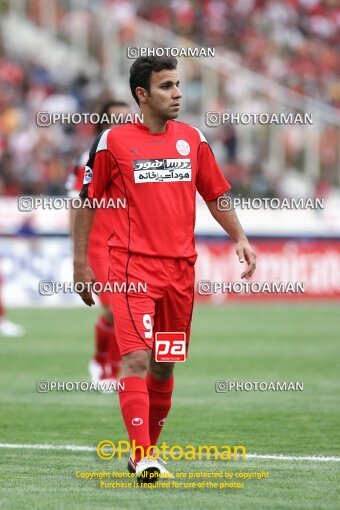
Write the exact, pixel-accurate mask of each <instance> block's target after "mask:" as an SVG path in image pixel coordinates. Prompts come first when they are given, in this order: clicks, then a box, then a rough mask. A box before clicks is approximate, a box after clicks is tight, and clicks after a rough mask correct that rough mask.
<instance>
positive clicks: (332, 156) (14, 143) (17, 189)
mask: <svg viewBox="0 0 340 510" xmlns="http://www.w3.org/2000/svg"><path fill="white" fill-rule="evenodd" d="M40 5H41V4H40V2H39V1H38V0H37V1H34V0H33V1H31V2H30V3H29V5H28V16H29V17H30V19H32V20H33V21H36V22H39V20H40V12H39V9H40ZM70 5H71V3H70V0H64V1H62V0H60V2H59V3H58V11H57V19H58V31H59V32H60V33H64V34H65V36H67V35H70V33H72V32H74V31H76V30H77V29H78V28H79V26H80V24H81V22H82V20H83V19H84V17H86V19H87V22H88V23H89V26H90V27H92V25H91V23H92V18H93V15H94V14H93V13H94V11H95V10H96V9H97V8H98V7H100V6H103V5H105V6H106V9H107V15H108V18H110V17H111V19H115V18H117V17H119V18H120V19H121V20H124V22H125V29H124V30H123V31H122V34H121V40H122V44H123V45H127V43H128V40H129V34H131V33H132V32H133V27H134V24H135V23H136V22H137V21H136V19H137V18H136V16H140V17H142V18H144V19H147V20H148V21H151V22H153V23H155V24H157V25H159V26H161V27H164V28H167V29H168V30H171V31H174V32H176V33H177V34H179V35H183V36H185V37H187V38H189V39H191V40H192V41H193V42H195V43H197V44H199V45H201V46H206V47H207V46H209V47H215V48H219V47H221V48H224V49H227V50H229V51H230V52H231V53H232V55H233V58H234V59H236V61H237V62H238V63H239V64H241V65H242V66H244V67H245V68H247V69H251V70H254V71H256V72H258V73H261V74H262V75H264V76H267V77H269V78H272V79H273V80H276V81H277V82H279V83H280V84H282V85H285V86H287V87H289V88H290V89H292V90H294V91H296V92H298V93H301V94H306V95H308V96H309V97H312V98H315V99H318V100H319V101H322V102H324V103H326V104H329V105H331V106H333V107H339V106H340V79H339V63H338V62H339V61H338V52H337V51H338V50H337V44H339V42H340V41H339V34H340V30H339V28H340V5H339V2H338V1H337V0H323V1H322V0H284V1H282V0H242V1H238V0H228V1H227V0H196V1H195V0H194V1H189V0H168V1H157V2H156V1H152V0H143V1H139V0H138V1H130V0H89V1H88V3H87V5H88V8H87V9H86V10H84V8H83V7H81V6H78V7H77V4H75V3H73V4H72V5H73V7H72V9H71V10H70ZM79 5H80V4H79ZM90 31H91V34H92V38H93V40H92V45H96V44H97V43H98V34H97V31H96V27H95V26H93V30H90ZM196 83H197V76H195V72H193V73H192V75H191V76H190V75H189V83H188V84H187V90H188V91H190V94H188V95H189V96H190V97H194V96H195V86H196ZM111 96H112V94H110V92H109V91H108V89H107V87H106V85H105V84H104V83H103V80H102V79H101V76H100V75H97V76H88V75H86V74H84V73H81V74H79V75H78V76H76V78H74V79H73V80H72V82H71V83H65V80H63V77H62V76H61V77H60V80H58V78H57V77H56V76H55V75H53V76H52V75H51V73H50V72H49V70H48V69H47V68H45V67H43V66H41V65H40V64H38V62H37V61H27V60H24V59H20V57H18V56H17V55H16V56H13V55H11V54H8V53H7V52H6V51H5V50H4V45H3V44H2V45H1V39H0V195H5V196H16V195H21V194H47V195H63V194H65V180H66V176H67V173H68V171H69V168H70V165H71V163H72V160H73V159H74V158H75V157H76V156H77V155H78V154H79V153H80V152H81V151H83V150H84V149H86V148H89V146H91V142H92V139H93V136H94V126H91V125H89V124H80V125H73V126H72V125H67V126H66V125H65V126H61V125H55V126H51V127H49V128H39V127H37V126H36V124H35V121H34V119H35V114H36V112H38V111H66V112H69V113H73V112H94V111H97V109H98V105H99V104H100V103H101V102H102V101H104V100H107V99H109V98H110V97H111ZM129 96H130V93H129V91H128V95H127V97H125V98H122V97H119V98H118V99H125V100H126V99H128V100H129V101H131V104H132V100H131V98H130V97H129ZM191 106H192V108H193V110H194V108H195V105H191ZM188 107H189V109H190V102H189V104H188ZM188 113H189V114H190V111H189V112H188ZM302 129H303V128H302ZM302 133H303V132H302V131H301V129H300V131H296V132H295V131H294V129H292V130H291V132H290V134H289V133H288V135H287V139H286V140H285V143H286V145H287V147H286V148H287V149H288V154H289V148H290V145H291V146H292V147H293V148H292V152H294V146H296V144H298V139H299V136H300V137H301V136H302V137H303V134H302ZM337 137H338V132H337V131H336V130H333V129H332V128H329V129H328V130H327V129H326V130H325V131H324V133H323V135H322V137H321V140H320V158H321V166H322V172H321V177H320V180H319V181H318V182H316V183H311V182H309V181H307V180H306V179H305V178H304V177H303V176H302V175H299V172H298V170H296V169H298V168H299V167H301V166H302V165H301V161H299V158H300V159H301V154H299V152H298V151H297V152H296V153H294V154H293V156H292V161H289V158H288V161H287V168H288V167H290V166H292V167H296V169H295V170H293V171H291V172H290V173H287V174H286V175H282V176H280V178H277V177H275V179H270V176H269V177H268V172H264V171H263V166H262V165H263V161H262V158H261V152H259V153H257V154H256V155H254V158H253V161H252V163H251V164H249V165H244V164H242V163H241V162H240V161H239V158H238V155H239V152H238V140H237V130H235V129H234V128H233V127H232V126H230V127H227V126H225V129H224V131H223V132H222V134H221V132H220V133H219V140H218V142H219V146H220V147H222V151H221V150H219V151H218V159H219V163H220V164H221V166H222V168H223V171H224V172H225V173H226V175H227V177H228V179H229V180H230V182H231V184H232V185H233V187H234V190H235V191H236V192H240V193H242V194H245V195H254V196H280V195H287V194H289V190H290V189H295V190H296V189H297V190H298V193H297V194H298V195H299V196H315V195H318V196H326V195H327V193H328V192H330V190H332V189H333V185H334V182H335V179H334V172H336V171H337V169H336V158H337V156H336V151H337V147H338V142H339V141H338V139H337ZM209 141H210V142H211V144H212V146H213V147H214V144H215V142H217V140H214V139H211V137H210V140H209Z"/></svg>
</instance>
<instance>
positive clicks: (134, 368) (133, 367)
mask: <svg viewBox="0 0 340 510" xmlns="http://www.w3.org/2000/svg"><path fill="white" fill-rule="evenodd" d="M149 357H150V354H149V351H147V350H140V351H133V352H130V353H128V354H125V355H124V356H123V361H122V371H123V372H124V376H125V377H126V376H127V375H136V376H138V377H144V376H145V374H146V370H147V367H148V364H149Z"/></svg>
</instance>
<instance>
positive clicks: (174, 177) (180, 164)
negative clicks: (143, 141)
mask: <svg viewBox="0 0 340 510" xmlns="http://www.w3.org/2000/svg"><path fill="white" fill-rule="evenodd" d="M133 170H134V179H135V183H136V184H143V183H146V182H180V181H191V161H190V159H184V158H164V159H135V160H134V161H133Z"/></svg>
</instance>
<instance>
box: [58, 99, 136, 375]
mask: <svg viewBox="0 0 340 510" xmlns="http://www.w3.org/2000/svg"><path fill="white" fill-rule="evenodd" d="M128 114H130V110H129V107H128V105H127V103H125V102H124V101H114V100H112V101H108V102H106V103H105V104H104V105H103V107H102V108H101V111H100V112H99V117H100V119H101V120H102V122H100V123H99V124H97V125H96V130H97V135H98V134H99V133H101V131H103V130H104V129H107V128H109V127H110V125H114V122H115V121H118V120H120V117H122V118H124V116H126V115H128ZM111 119H112V123H109V122H108V121H107V120H111ZM88 159H89V151H85V152H84V153H83V154H82V155H81V156H80V157H79V158H78V159H77V160H76V162H75V164H74V166H73V168H72V170H71V172H70V174H69V177H68V180H67V183H66V188H67V190H68V195H69V196H70V197H74V196H78V195H79V192H80V191H81V188H82V186H83V183H84V171H85V165H86V163H87V161H88ZM104 195H105V194H104ZM73 216H74V210H73V209H71V230H72V225H73ZM111 231H112V228H111V220H110V217H109V214H108V211H107V209H106V208H105V207H103V208H98V209H97V210H96V214H95V217H94V221H93V225H92V229H91V233H90V239H89V248H88V259H89V264H90V267H91V269H92V270H93V272H94V274H95V277H96V281H97V282H100V283H101V284H102V285H105V283H106V282H107V277H108V270H109V257H108V250H107V240H108V238H109V237H110V235H111ZM98 297H99V300H100V303H101V306H102V314H101V315H100V316H99V317H98V319H97V321H96V325H95V352H94V356H93V358H92V359H91V360H90V363H89V372H90V376H91V379H92V381H93V382H97V381H99V380H105V379H110V380H113V381H115V380H117V378H118V374H119V370H120V365H121V356H120V352H119V347H118V344H117V339H116V333H115V328H114V320H113V315H112V312H111V307H110V300H109V295H108V293H107V292H100V293H98Z"/></svg>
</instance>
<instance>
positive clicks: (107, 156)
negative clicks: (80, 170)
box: [80, 130, 115, 200]
mask: <svg viewBox="0 0 340 510" xmlns="http://www.w3.org/2000/svg"><path fill="white" fill-rule="evenodd" d="M108 131H109V130H107V131H104V132H103V133H101V134H100V135H99V137H97V138H96V140H95V142H94V144H93V145H92V148H91V151H90V156H89V160H88V162H87V163H86V165H85V170H84V180H83V187H82V189H81V192H80V196H81V197H82V198H89V199H93V198H96V199H98V200H100V199H101V198H102V197H103V195H104V193H105V190H106V189H107V187H108V186H109V184H110V182H111V178H112V169H113V167H114V166H115V160H114V158H113V156H112V154H111V152H110V151H109V150H108V149H107V145H106V143H107V133H108Z"/></svg>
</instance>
